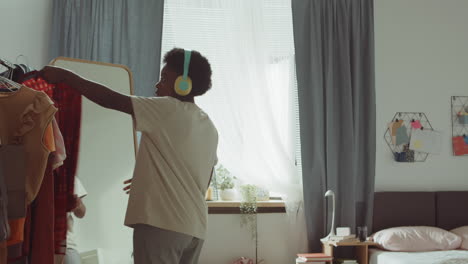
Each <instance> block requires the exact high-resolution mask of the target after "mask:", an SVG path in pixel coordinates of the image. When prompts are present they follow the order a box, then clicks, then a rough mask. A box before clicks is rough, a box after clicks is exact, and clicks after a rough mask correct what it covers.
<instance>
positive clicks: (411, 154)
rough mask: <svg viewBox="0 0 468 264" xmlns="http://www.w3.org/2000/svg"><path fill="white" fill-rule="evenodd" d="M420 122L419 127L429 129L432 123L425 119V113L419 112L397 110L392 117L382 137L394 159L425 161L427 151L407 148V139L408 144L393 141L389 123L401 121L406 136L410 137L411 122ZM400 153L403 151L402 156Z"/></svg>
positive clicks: (400, 160)
mask: <svg viewBox="0 0 468 264" xmlns="http://www.w3.org/2000/svg"><path fill="white" fill-rule="evenodd" d="M417 121H419V123H420V124H421V126H422V128H421V129H425V128H427V129H431V130H433V128H432V125H431V123H430V122H429V119H427V116H426V114H424V113H421V112H397V113H396V114H395V116H393V119H392V120H391V122H390V123H389V126H388V127H387V130H386V131H385V134H384V138H385V142H387V145H388V147H389V148H390V150H391V151H392V153H393V156H394V160H395V161H398V162H423V161H426V159H427V157H428V156H429V154H428V153H424V152H418V151H413V150H409V140H408V144H397V143H396V142H395V135H392V131H391V130H390V124H393V123H394V122H402V125H404V126H405V127H406V135H408V138H410V137H411V131H412V123H413V122H417ZM401 153H404V154H403V156H402V155H401Z"/></svg>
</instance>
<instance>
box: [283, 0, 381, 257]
mask: <svg viewBox="0 0 468 264" xmlns="http://www.w3.org/2000/svg"><path fill="white" fill-rule="evenodd" d="M292 11H293V26H294V41H295V49H296V71H297V83H298V91H299V104H300V105H299V110H300V120H301V121H300V123H301V144H302V160H303V183H304V205H305V213H306V219H307V233H308V239H309V244H310V247H311V248H310V249H311V250H314V251H318V250H320V248H321V244H320V238H321V237H324V236H325V235H326V234H327V233H328V232H329V230H330V224H331V223H330V222H331V219H330V216H331V212H330V211H331V207H330V204H331V203H329V206H328V210H326V204H327V203H326V200H325V198H324V193H325V192H326V190H327V189H331V190H333V191H335V193H336V195H337V196H336V199H337V208H336V209H337V210H336V225H337V226H349V227H351V228H353V230H354V228H355V227H356V226H362V225H367V226H368V228H370V224H371V215H372V210H371V209H372V201H373V192H374V177H375V87H374V86H375V85H374V26H373V23H374V22H373V20H374V18H373V1H372V0H292ZM326 211H328V214H327V213H326Z"/></svg>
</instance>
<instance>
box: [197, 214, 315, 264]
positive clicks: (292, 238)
mask: <svg viewBox="0 0 468 264" xmlns="http://www.w3.org/2000/svg"><path fill="white" fill-rule="evenodd" d="M208 220H209V223H208V233H207V239H206V241H205V244H204V248H203V250H202V253H201V256H200V264H231V263H232V261H234V260H236V259H237V258H239V257H242V256H244V257H250V258H254V257H255V243H254V241H253V240H252V239H251V234H250V231H249V230H248V229H247V228H246V227H242V228H241V227H240V222H241V216H240V215H210V216H209V219H208ZM305 236H306V232H305V222H304V218H298V219H296V220H291V221H289V220H288V218H287V216H286V214H258V258H259V260H260V259H264V260H265V262H264V264H285V263H293V262H294V258H295V255H296V254H297V253H300V252H306V250H307V245H306V242H305V241H306V238H305Z"/></svg>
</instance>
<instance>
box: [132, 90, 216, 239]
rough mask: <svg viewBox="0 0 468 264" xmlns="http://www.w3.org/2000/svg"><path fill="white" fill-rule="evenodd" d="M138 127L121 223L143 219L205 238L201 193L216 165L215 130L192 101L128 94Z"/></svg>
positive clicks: (161, 226)
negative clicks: (138, 135)
mask: <svg viewBox="0 0 468 264" xmlns="http://www.w3.org/2000/svg"><path fill="white" fill-rule="evenodd" d="M132 104H133V111H134V122H135V127H136V130H138V131H141V132H142V137H141V142H140V148H139V151H138V155H137V160H136V165H135V171H134V175H133V182H132V189H131V191H130V197H129V201H128V208H127V214H126V217H125V225H127V226H130V227H132V226H133V225H135V224H147V225H151V226H155V227H158V228H161V229H165V230H170V231H175V232H179V233H183V234H187V235H190V236H194V237H197V238H201V239H204V238H205V233H206V223H207V214H208V208H207V205H206V202H205V193H206V190H207V188H208V184H209V181H210V177H211V172H212V169H213V167H214V165H216V162H217V156H216V149H217V146H218V132H217V130H216V128H215V126H214V125H213V123H212V122H211V120H210V118H209V117H208V115H207V114H206V113H205V112H203V110H201V109H200V108H199V107H198V106H197V105H195V104H194V103H187V102H181V101H179V100H177V99H175V98H172V97H159V98H158V97H153V98H145V97H132Z"/></svg>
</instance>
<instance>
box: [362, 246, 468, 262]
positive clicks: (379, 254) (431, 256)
mask: <svg viewBox="0 0 468 264" xmlns="http://www.w3.org/2000/svg"><path fill="white" fill-rule="evenodd" d="M369 264H468V250H446V251H430V252H391V251H383V250H379V249H374V248H373V249H369Z"/></svg>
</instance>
